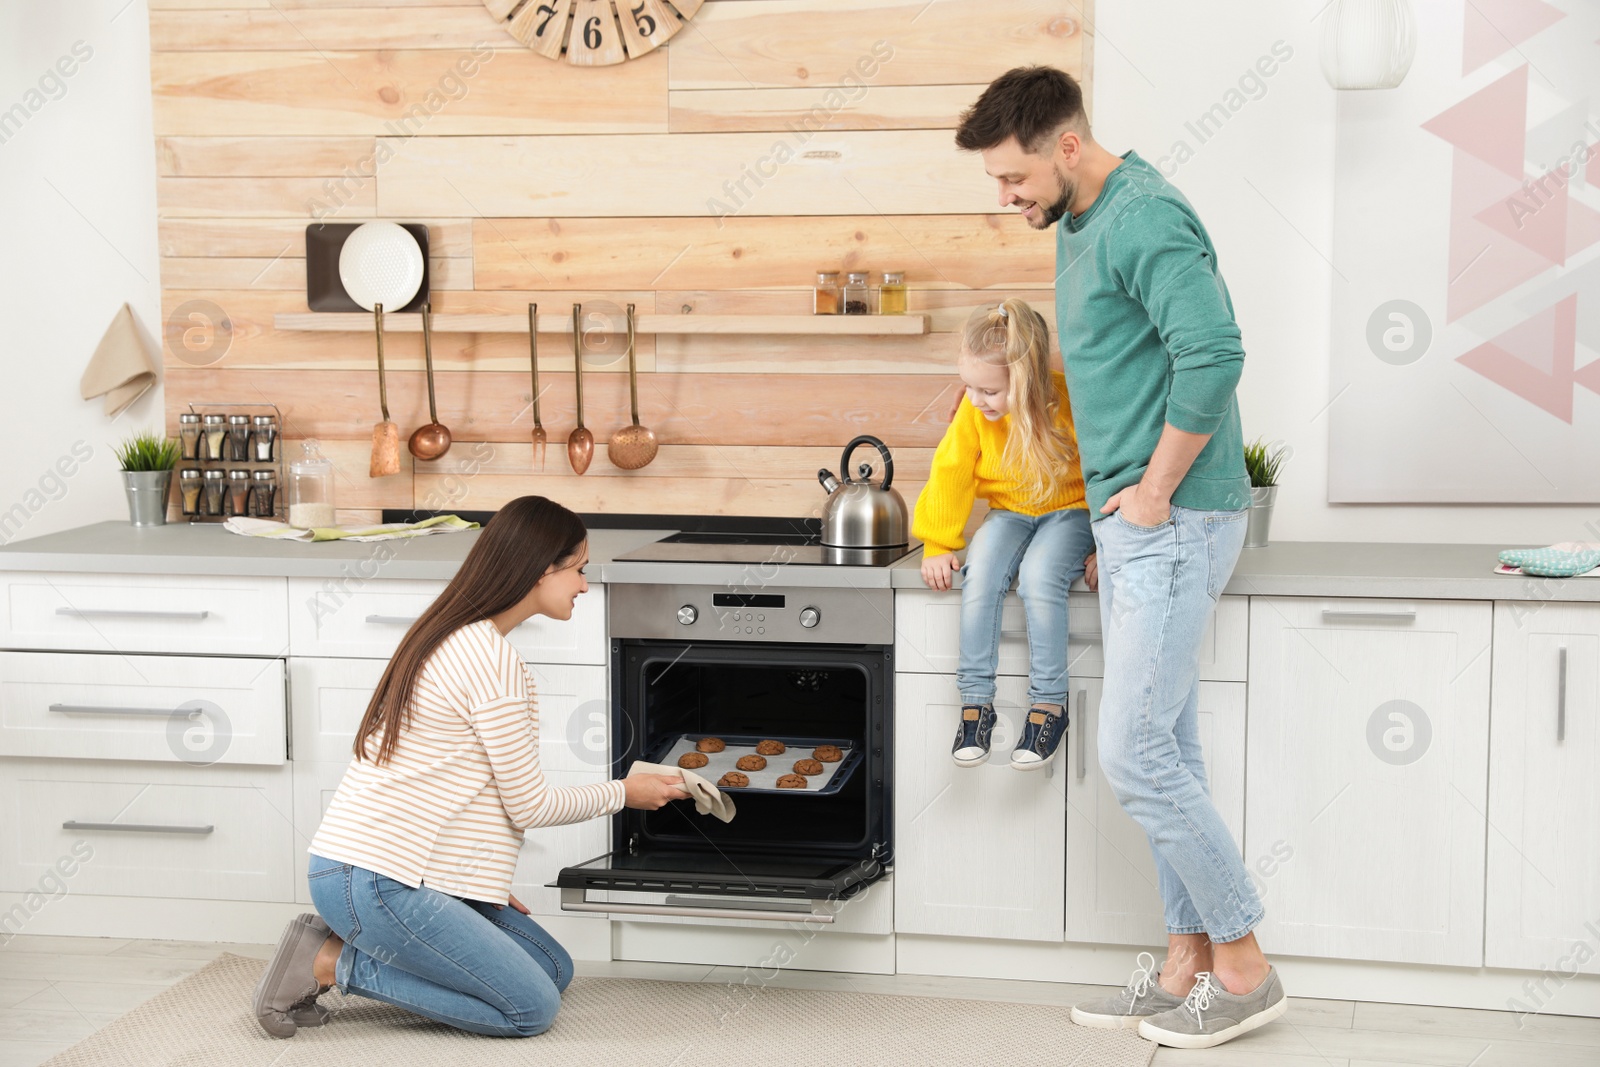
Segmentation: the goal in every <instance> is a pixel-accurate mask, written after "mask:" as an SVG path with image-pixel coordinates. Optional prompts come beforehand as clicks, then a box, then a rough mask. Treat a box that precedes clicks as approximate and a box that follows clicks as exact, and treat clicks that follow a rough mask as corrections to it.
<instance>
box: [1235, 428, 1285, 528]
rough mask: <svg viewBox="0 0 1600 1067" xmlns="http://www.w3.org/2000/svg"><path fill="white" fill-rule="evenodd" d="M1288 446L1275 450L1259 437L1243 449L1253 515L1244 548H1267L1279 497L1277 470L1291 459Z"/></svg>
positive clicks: (1250, 517) (1251, 514) (1249, 520)
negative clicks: (1285, 461)
mask: <svg viewBox="0 0 1600 1067" xmlns="http://www.w3.org/2000/svg"><path fill="white" fill-rule="evenodd" d="M1288 455H1289V446H1288V445H1280V446H1278V447H1277V448H1272V447H1271V446H1269V445H1268V444H1267V443H1266V442H1265V441H1263V440H1261V439H1260V438H1259V437H1258V438H1256V440H1255V441H1253V442H1251V443H1250V444H1248V445H1245V446H1244V465H1245V469H1246V470H1248V471H1249V472H1250V515H1249V517H1248V522H1249V525H1248V526H1247V528H1246V531H1245V538H1244V547H1246V548H1266V547H1267V541H1268V536H1269V534H1270V531H1271V528H1272V505H1273V503H1274V502H1275V501H1276V499H1277V496H1278V471H1279V469H1280V468H1281V467H1282V466H1283V461H1284V460H1285V459H1287V458H1288Z"/></svg>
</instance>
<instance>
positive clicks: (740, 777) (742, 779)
mask: <svg viewBox="0 0 1600 1067" xmlns="http://www.w3.org/2000/svg"><path fill="white" fill-rule="evenodd" d="M749 784H750V776H749V775H748V774H740V773H739V772H738V771H729V772H728V773H727V774H724V775H723V776H722V777H721V778H718V779H717V785H719V786H720V787H722V788H723V789H743V788H744V787H745V786H747V785H749Z"/></svg>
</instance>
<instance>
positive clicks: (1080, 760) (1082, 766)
mask: <svg viewBox="0 0 1600 1067" xmlns="http://www.w3.org/2000/svg"><path fill="white" fill-rule="evenodd" d="M1088 697H1089V691H1088V690H1087V689H1080V690H1078V713H1077V720H1078V751H1077V754H1076V755H1075V756H1074V757H1073V767H1074V771H1075V773H1076V774H1077V776H1078V781H1080V782H1081V781H1083V776H1084V775H1085V774H1087V773H1089V767H1088V764H1087V762H1086V761H1085V757H1084V754H1083V736H1084V729H1085V728H1084V725H1083V719H1084V713H1083V702H1084V701H1085V700H1087V699H1088Z"/></svg>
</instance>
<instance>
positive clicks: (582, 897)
mask: <svg viewBox="0 0 1600 1067" xmlns="http://www.w3.org/2000/svg"><path fill="white" fill-rule="evenodd" d="M561 910H562V911H592V912H599V913H602V914H604V913H607V912H609V913H611V914H613V915H666V916H669V917H671V916H686V917H688V918H692V919H755V920H757V921H758V922H770V923H831V922H833V919H834V917H833V916H832V915H829V914H827V913H821V912H814V911H813V912H795V911H781V912H772V911H751V910H747V909H744V908H698V907H695V908H677V907H669V906H667V905H665V904H598V903H595V902H594V901H591V900H589V899H587V895H586V893H585V891H584V890H582V889H563V890H562V891H561Z"/></svg>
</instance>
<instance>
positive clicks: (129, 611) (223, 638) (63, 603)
mask: <svg viewBox="0 0 1600 1067" xmlns="http://www.w3.org/2000/svg"><path fill="white" fill-rule="evenodd" d="M284 590H285V579H283V578H269V577H222V576H209V575H183V574H70V573H60V572H48V571H16V572H12V573H7V574H0V648H33V649H80V650H82V651H85V652H118V653H122V652H177V653H188V654H200V653H204V654H207V655H230V656H251V655H255V656H281V655H283V654H284V653H285V651H287V649H288V644H289V620H288V613H287V608H286V605H285V602H284Z"/></svg>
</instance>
